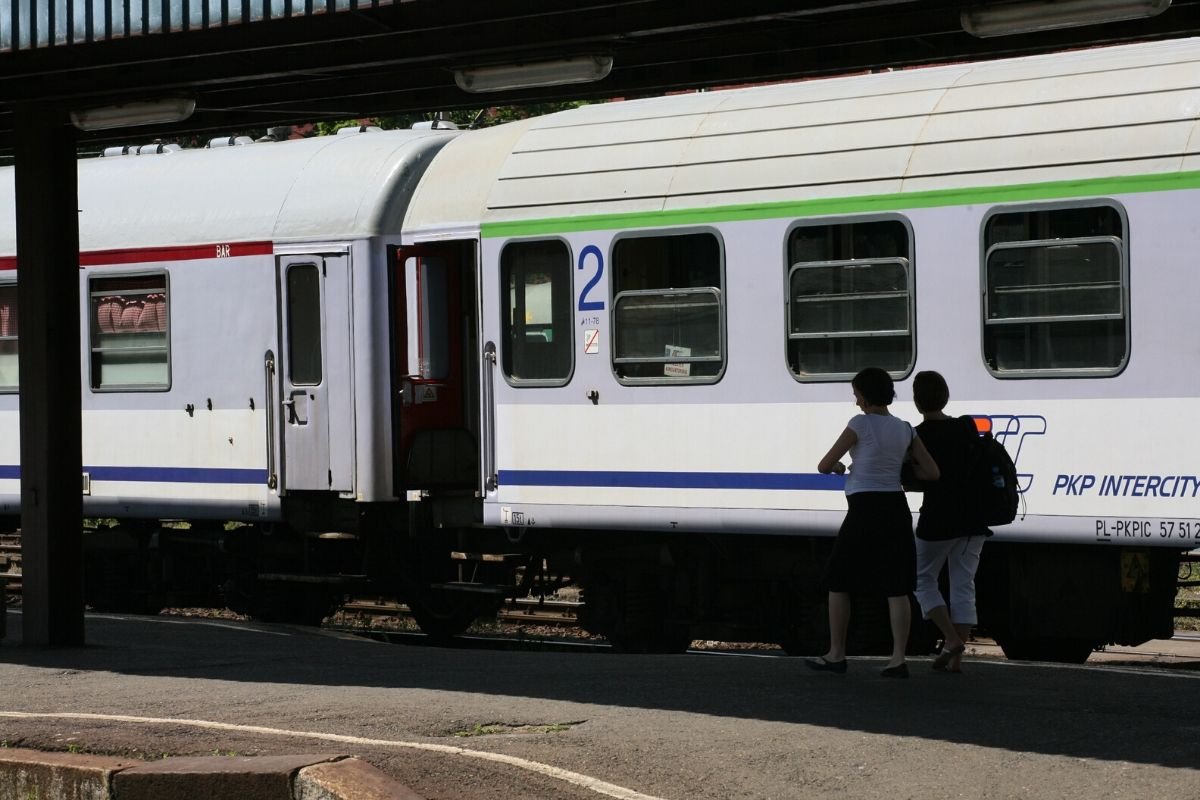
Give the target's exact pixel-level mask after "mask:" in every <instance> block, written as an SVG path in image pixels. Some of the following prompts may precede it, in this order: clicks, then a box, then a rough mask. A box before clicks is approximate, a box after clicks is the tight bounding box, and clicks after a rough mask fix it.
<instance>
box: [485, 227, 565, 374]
mask: <svg viewBox="0 0 1200 800" xmlns="http://www.w3.org/2000/svg"><path fill="white" fill-rule="evenodd" d="M500 281H501V284H500V285H501V286H503V287H504V304H505V310H504V314H503V328H504V331H503V334H504V335H503V339H502V347H501V348H500V350H501V358H502V362H501V363H502V365H503V368H504V374H505V375H506V376H507V377H508V379H509V380H510V381H511V382H512V383H513V384H515V385H520V384H529V385H534V386H561V385H563V384H565V383H566V382H567V381H568V380H569V379H570V377H571V371H572V368H573V364H572V361H571V357H572V344H571V342H572V311H571V295H572V292H571V252H570V250H569V249H568V248H567V245H566V243H565V242H563V241H561V240H558V239H551V240H545V241H534V242H512V243H510V244H508V245H505V247H504V251H503V252H502V253H501V254H500Z"/></svg>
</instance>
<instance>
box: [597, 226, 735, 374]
mask: <svg viewBox="0 0 1200 800" xmlns="http://www.w3.org/2000/svg"><path fill="white" fill-rule="evenodd" d="M696 234H707V235H709V236H711V237H712V238H713V240H714V241H715V242H716V245H717V270H718V277H719V278H720V285H719V286H715V287H714V286H674V287H666V288H661V289H627V290H625V291H620V292H618V291H617V280H616V275H617V268H618V265H617V263H616V251H617V245H618V244H619V243H620V242H622V241H624V240H626V239H665V238H674V237H679V236H694V235H696ZM608 266H609V280H608V330H609V338H610V339H611V350H610V354H609V360H608V366H609V369H610V370H611V371H612V375H613V378H615V379H616V381H617V382H618V383H620V384H621V385H623V386H680V385H693V386H705V385H711V384H714V383H719V382H720V381H721V379H722V378H724V377H725V372H726V370H728V369H729V337H728V325H729V307H728V299H727V297H728V295H727V294H726V285H727V281H726V275H725V270H726V251H725V238H724V237H723V236H722V235H721V231H720V230H719V229H717V228H715V227H712V226H707V225H705V226H697V227H685V228H655V229H653V230H639V231H629V232H625V233H619V234H617V235H616V236H614V237H613V238H612V240H611V241H610V242H609V243H608ZM680 294H711V295H715V296H716V298H717V309H718V311H717V313H718V327H719V330H718V332H717V335H718V342H719V347H720V348H721V351H720V352H721V355H720V358H719V359H717V358H713V357H712V356H654V357H649V358H618V357H617V305H618V303H619V302H620V301H621V300H622V299H623V298H625V297H649V296H663V295H680ZM718 360H719V362H720V367H719V368H718V370H717V372H716V373H715V374H713V375H694V376H693V375H688V376H682V375H678V376H672V375H656V376H652V377H645V378H642V377H624V376H622V375H621V374H620V371H619V370H618V369H617V365H618V364H659V363H661V364H683V363H686V364H695V363H705V364H711V363H713V362H715V361H718Z"/></svg>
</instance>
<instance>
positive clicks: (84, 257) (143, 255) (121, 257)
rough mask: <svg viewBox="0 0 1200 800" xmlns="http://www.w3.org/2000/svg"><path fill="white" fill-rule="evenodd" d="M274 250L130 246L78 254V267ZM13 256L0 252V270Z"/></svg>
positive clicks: (13, 263)
mask: <svg viewBox="0 0 1200 800" xmlns="http://www.w3.org/2000/svg"><path fill="white" fill-rule="evenodd" d="M274 252H275V246H274V245H273V244H271V242H235V243H233V244H189V245H181V246H179V247H154V248H146V249H134V250H96V251H94V252H90V253H80V254H79V266H80V267H100V266H110V265H113V264H149V263H154V262H158V261H202V260H204V259H209V258H235V257H237V256H269V255H271V254H272V253H274ZM16 268H17V258H16V256H0V270H6V269H16Z"/></svg>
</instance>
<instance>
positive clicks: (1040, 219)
mask: <svg viewBox="0 0 1200 800" xmlns="http://www.w3.org/2000/svg"><path fill="white" fill-rule="evenodd" d="M1124 241H1125V233H1124V220H1123V217H1122V215H1121V212H1120V211H1119V210H1118V209H1117V208H1115V207H1113V206H1111V205H1098V206H1089V207H1072V208H1041V209H1032V210H1020V211H1015V212H1004V213H998V214H993V215H992V216H991V217H989V218H988V220H987V222H986V224H985V227H984V249H985V258H984V271H985V286H986V292H985V294H984V327H983V350H984V358H985V359H986V361H987V365H988V368H989V369H990V370H991V371H992V373H993V374H995V375H997V376H1001V377H1022V376H1028V375H1038V374H1045V373H1048V372H1053V373H1056V374H1062V373H1068V374H1078V375H1085V376H1099V375H1113V374H1116V373H1117V372H1119V371H1120V370H1121V368H1122V367H1123V366H1124V364H1125V359H1126V354H1127V352H1128V336H1129V327H1128V319H1127V318H1128V281H1127V273H1126V268H1125V263H1126V262H1125V248H1124Z"/></svg>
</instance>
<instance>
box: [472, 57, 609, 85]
mask: <svg viewBox="0 0 1200 800" xmlns="http://www.w3.org/2000/svg"><path fill="white" fill-rule="evenodd" d="M612 65H613V60H612V56H578V57H575V58H563V59H559V60H557V61H531V62H528V63H525V64H497V65H495V66H490V67H464V68H462V69H456V70H455V71H454V82H455V83H457V84H458V88H460V89H462V90H463V91H464V92H473V93H480V92H502V91H505V90H506V89H531V88H534V87H537V86H562V85H564V84H568V83H591V82H593V81H598V80H602V79H604V78H606V77H608V73H609V72H611V71H612Z"/></svg>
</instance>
